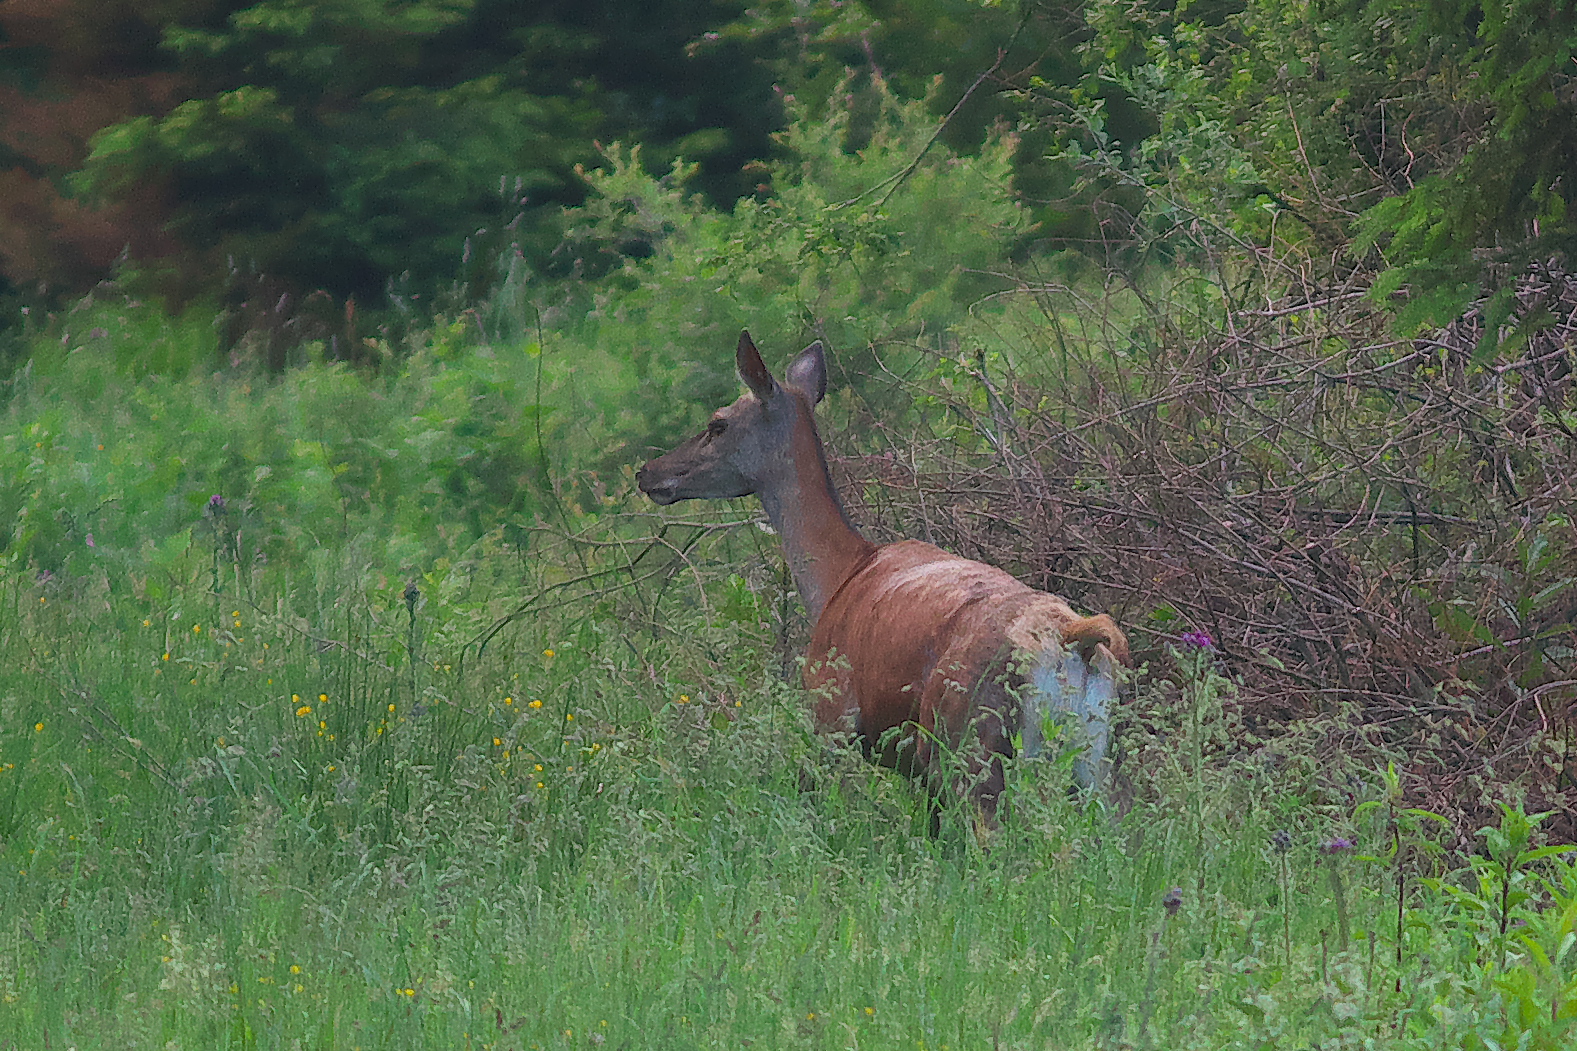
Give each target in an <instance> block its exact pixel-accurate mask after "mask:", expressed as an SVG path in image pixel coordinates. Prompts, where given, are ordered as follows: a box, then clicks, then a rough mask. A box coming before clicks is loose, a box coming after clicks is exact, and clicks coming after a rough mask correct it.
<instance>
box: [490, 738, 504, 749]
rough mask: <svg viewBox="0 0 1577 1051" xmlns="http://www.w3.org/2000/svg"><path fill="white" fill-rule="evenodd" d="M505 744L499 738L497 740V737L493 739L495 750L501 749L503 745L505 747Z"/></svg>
mask: <svg viewBox="0 0 1577 1051" xmlns="http://www.w3.org/2000/svg"><path fill="white" fill-rule="evenodd" d="M503 743H504V742H503V741H502V740H500V739H499V738H497V737H495V738H493V747H494V748H498V747H500V746H501V745H503Z"/></svg>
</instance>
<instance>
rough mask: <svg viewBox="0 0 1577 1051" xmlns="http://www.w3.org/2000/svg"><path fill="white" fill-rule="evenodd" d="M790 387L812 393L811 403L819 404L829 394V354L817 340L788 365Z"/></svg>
mask: <svg viewBox="0 0 1577 1051" xmlns="http://www.w3.org/2000/svg"><path fill="white" fill-rule="evenodd" d="M788 382H789V386H790V387H798V388H799V389H800V390H802V391H804V392H805V393H806V394H808V395H810V403H811V404H812V405H818V404H820V403H821V399H822V398H825V397H826V396H827V354H826V352H825V351H824V350H823V349H822V346H821V340H819V339H818V340H817V341H816V342H814V343H812V344H811V345H810V346H808V347H806V348H805V349H804V350H802V351H800V352H799V357H797V358H795V359H794V360H793V362H792V363H790V365H789V367H788Z"/></svg>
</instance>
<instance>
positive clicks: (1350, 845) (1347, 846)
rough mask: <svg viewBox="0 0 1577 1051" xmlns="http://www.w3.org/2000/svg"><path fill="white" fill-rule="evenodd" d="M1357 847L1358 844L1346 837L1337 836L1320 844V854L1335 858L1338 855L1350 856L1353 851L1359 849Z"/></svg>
mask: <svg viewBox="0 0 1577 1051" xmlns="http://www.w3.org/2000/svg"><path fill="white" fill-rule="evenodd" d="M1357 846H1358V844H1356V843H1354V842H1353V841H1352V840H1350V839H1348V838H1347V837H1346V836H1335V837H1333V838H1331V839H1327V840H1326V841H1325V842H1324V843H1321V844H1320V852H1321V853H1323V854H1329V855H1331V856H1332V857H1334V856H1336V855H1338V854H1349V853H1351V852H1352V851H1353V850H1355V849H1357Z"/></svg>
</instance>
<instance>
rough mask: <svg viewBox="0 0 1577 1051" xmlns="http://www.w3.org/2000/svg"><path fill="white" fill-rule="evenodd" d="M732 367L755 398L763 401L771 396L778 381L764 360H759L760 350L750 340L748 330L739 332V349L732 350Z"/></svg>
mask: <svg viewBox="0 0 1577 1051" xmlns="http://www.w3.org/2000/svg"><path fill="white" fill-rule="evenodd" d="M734 367H735V368H737V369H738V370H739V378H740V379H742V380H744V381H745V386H747V387H749V388H750V390H751V392H752V393H754V394H755V396H756V397H757V398H760V399H761V400H762V401H763V402H765V401H767V400H768V399H770V398H771V397H772V392H773V391H774V390H776V389H777V385H778V382H777V380H775V379H773V378H772V373H771V372H770V371H768V369H767V366H766V362H764V361H762V360H761V352H760V351H758V350H756V345H755V344H754V343H752V342H751V340H750V333H749V332H741V333H740V334H739V349H738V350H736V351H734Z"/></svg>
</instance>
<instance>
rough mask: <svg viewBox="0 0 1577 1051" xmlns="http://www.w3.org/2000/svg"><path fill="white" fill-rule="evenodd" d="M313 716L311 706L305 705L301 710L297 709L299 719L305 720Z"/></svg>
mask: <svg viewBox="0 0 1577 1051" xmlns="http://www.w3.org/2000/svg"><path fill="white" fill-rule="evenodd" d="M311 714H312V705H310V704H303V705H302V706H301V707H300V708H297V709H296V718H298V719H305V718H306V717H307V716H309V715H311Z"/></svg>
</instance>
